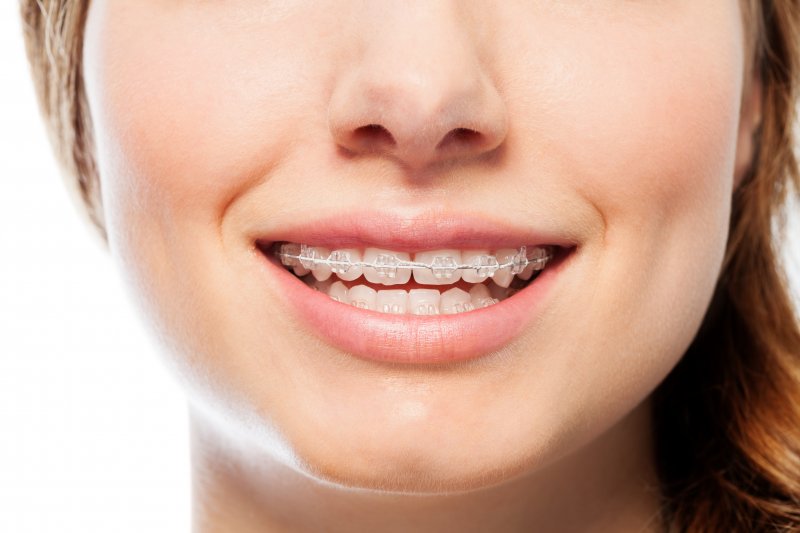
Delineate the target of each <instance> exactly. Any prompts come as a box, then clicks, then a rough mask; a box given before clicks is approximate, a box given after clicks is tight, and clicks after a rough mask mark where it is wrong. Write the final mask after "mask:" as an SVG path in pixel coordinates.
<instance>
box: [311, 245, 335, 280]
mask: <svg viewBox="0 0 800 533" xmlns="http://www.w3.org/2000/svg"><path fill="white" fill-rule="evenodd" d="M315 248H316V253H317V257H319V258H320V259H327V258H328V257H330V255H331V251H330V250H329V249H327V248H323V247H321V246H316V247H315ZM308 268H310V269H311V274H313V275H314V278H315V279H316V280H317V281H325V280H326V279H328V278H329V277H331V275H332V274H333V270H332V269H331V267H330V265H326V264H324V263H317V264H316V265H313V266H309V267H308Z"/></svg>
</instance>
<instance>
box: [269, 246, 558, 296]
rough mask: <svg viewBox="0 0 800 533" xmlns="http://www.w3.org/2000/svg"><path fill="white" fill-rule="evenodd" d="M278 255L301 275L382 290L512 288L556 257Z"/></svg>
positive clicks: (305, 251)
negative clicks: (411, 284)
mask: <svg viewBox="0 0 800 533" xmlns="http://www.w3.org/2000/svg"><path fill="white" fill-rule="evenodd" d="M276 255H277V256H278V258H279V259H280V261H281V263H283V264H284V265H286V266H288V267H293V268H294V270H295V273H296V274H298V275H305V274H308V272H309V271H310V272H312V273H313V275H314V277H315V278H316V279H317V280H320V281H324V280H326V279H328V278H329V277H330V276H331V275H332V274H333V273H336V275H337V276H338V277H339V278H340V279H343V280H345V281H353V280H355V279H357V278H358V277H360V276H361V275H362V274H363V276H364V277H365V278H366V279H367V281H369V282H372V283H378V284H382V285H400V284H404V283H408V281H409V280H410V278H411V275H412V274H413V276H414V280H415V281H416V282H417V283H420V284H427V285H449V284H453V283H456V282H457V281H458V280H460V279H463V280H464V281H467V282H470V283H480V282H482V281H484V280H486V279H487V278H492V279H493V280H494V282H495V283H497V284H498V285H501V286H505V287H508V285H509V284H510V282H511V280H512V279H513V278H514V276H515V275H518V276H519V277H521V278H522V279H525V280H527V279H530V277H531V276H532V275H533V273H534V272H535V271H538V270H542V269H543V268H544V267H545V265H546V264H547V262H548V261H549V260H550V259H551V258H552V255H553V251H552V248H551V247H549V246H533V247H528V246H521V247H519V248H517V249H515V248H505V249H498V250H495V251H494V253H493V254H491V253H489V250H465V251H459V250H452V249H447V250H432V251H425V252H417V253H416V254H414V259H413V260H412V259H411V257H410V255H409V254H407V253H404V252H393V251H390V250H383V249H379V248H366V249H365V250H364V251H363V252H362V251H361V250H359V249H356V248H346V249H338V250H329V249H327V248H323V247H320V246H309V245H306V244H297V243H285V244H282V245H281V246H280V247H279V248H278V251H277V252H276Z"/></svg>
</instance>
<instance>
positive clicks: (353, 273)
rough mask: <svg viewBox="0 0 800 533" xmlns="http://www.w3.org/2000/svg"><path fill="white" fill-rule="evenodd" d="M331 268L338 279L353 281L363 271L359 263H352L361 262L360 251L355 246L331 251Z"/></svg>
mask: <svg viewBox="0 0 800 533" xmlns="http://www.w3.org/2000/svg"><path fill="white" fill-rule="evenodd" d="M330 260H331V261H332V262H333V264H331V270H332V271H333V273H334V274H336V275H337V276H338V277H339V279H343V280H345V281H353V280H355V279H358V278H359V277H360V276H361V274H362V273H363V271H362V268H361V265H355V264H354V263H360V262H361V251H360V250H358V249H357V248H342V249H341V250H334V251H333V252H331V256H330Z"/></svg>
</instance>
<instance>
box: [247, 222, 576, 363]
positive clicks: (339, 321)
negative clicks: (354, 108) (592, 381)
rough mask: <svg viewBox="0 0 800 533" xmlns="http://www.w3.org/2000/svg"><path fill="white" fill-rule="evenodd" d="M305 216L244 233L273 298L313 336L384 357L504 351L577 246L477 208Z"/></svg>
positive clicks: (457, 357) (461, 358)
mask: <svg viewBox="0 0 800 533" xmlns="http://www.w3.org/2000/svg"><path fill="white" fill-rule="evenodd" d="M299 219H300V217H298V221H296V222H295V223H293V224H284V225H283V226H282V227H280V228H276V227H267V228H253V230H252V231H251V232H250V236H249V237H248V240H249V241H250V242H251V243H252V244H253V251H254V252H255V255H254V257H256V258H257V262H256V265H258V270H259V271H260V274H259V276H261V277H263V279H264V281H265V283H266V285H267V291H268V292H271V293H272V294H273V295H274V297H273V298H271V299H270V300H271V301H273V302H275V305H279V306H281V308H282V309H283V310H284V312H285V313H286V315H287V317H288V318H289V320H291V321H292V323H293V324H294V325H295V326H296V327H298V328H299V329H300V330H301V331H305V332H306V333H307V334H308V336H309V338H311V337H316V338H317V339H318V340H321V341H322V342H323V343H325V344H326V345H328V346H330V347H331V348H333V349H336V350H337V351H340V352H343V353H345V354H348V355H351V356H357V357H359V358H362V359H367V360H372V361H379V362H390V363H402V364H425V365H430V364H449V363H455V362H465V361H468V360H472V359H478V358H483V357H485V356H487V355H489V354H492V353H500V352H501V350H502V348H503V347H504V346H507V345H508V344H509V343H511V342H513V341H514V340H515V339H518V338H519V337H520V336H521V335H522V334H523V332H524V331H526V330H529V329H530V327H531V325H532V324H533V323H536V322H539V321H541V320H542V319H543V316H544V314H545V313H546V311H547V310H548V309H550V308H551V307H552V303H553V299H554V293H556V292H557V288H558V287H559V285H560V283H561V279H562V278H563V277H565V275H566V273H565V270H567V268H568V266H569V264H571V263H572V262H573V261H572V260H571V258H572V257H574V256H576V255H577V254H576V253H575V252H576V250H577V249H578V247H579V243H578V242H577V241H575V240H572V239H570V238H568V237H566V236H565V235H564V232H563V230H558V229H557V228H556V229H553V228H547V227H540V228H529V227H519V226H515V225H513V224H508V223H505V222H503V221H499V220H497V219H493V218H490V217H489V216H488V215H484V214H481V213H458V214H456V215H454V214H451V213H447V212H443V211H431V212H415V213H411V215H409V214H408V213H405V212H398V213H394V212H386V211H383V212H380V213H376V212H373V211H366V212H363V211H362V212H357V211H353V212H351V213H346V214H333V215H329V216H327V217H319V218H316V219H314V220H309V219H307V218H306V219H304V220H299Z"/></svg>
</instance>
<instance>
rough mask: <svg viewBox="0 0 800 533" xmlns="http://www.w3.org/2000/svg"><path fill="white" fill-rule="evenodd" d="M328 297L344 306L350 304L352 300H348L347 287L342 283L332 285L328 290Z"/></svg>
mask: <svg viewBox="0 0 800 533" xmlns="http://www.w3.org/2000/svg"><path fill="white" fill-rule="evenodd" d="M328 296H330V297H331V300H336V301H337V302H342V303H343V304H346V303H349V302H350V300H349V299H348V298H347V287H346V286H345V284H344V283H342V282H341V281H337V282H335V283H332V284H331V286H330V287H329V288H328Z"/></svg>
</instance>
